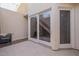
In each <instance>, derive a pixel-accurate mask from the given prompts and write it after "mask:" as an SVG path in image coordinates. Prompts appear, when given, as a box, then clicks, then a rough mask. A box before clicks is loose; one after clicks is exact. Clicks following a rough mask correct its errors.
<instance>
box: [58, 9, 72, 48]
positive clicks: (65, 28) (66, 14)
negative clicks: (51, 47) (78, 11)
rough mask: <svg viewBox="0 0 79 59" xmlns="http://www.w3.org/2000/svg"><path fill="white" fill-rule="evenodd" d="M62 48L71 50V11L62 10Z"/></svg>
mask: <svg viewBox="0 0 79 59" xmlns="http://www.w3.org/2000/svg"><path fill="white" fill-rule="evenodd" d="M59 12H60V48H71V32H70V30H71V29H70V26H71V25H70V20H71V10H70V9H60V10H59Z"/></svg>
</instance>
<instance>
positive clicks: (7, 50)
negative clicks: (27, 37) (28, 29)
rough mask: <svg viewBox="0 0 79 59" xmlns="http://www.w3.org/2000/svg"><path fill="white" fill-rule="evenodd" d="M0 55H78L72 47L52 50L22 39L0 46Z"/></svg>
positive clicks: (78, 52)
mask: <svg viewBox="0 0 79 59" xmlns="http://www.w3.org/2000/svg"><path fill="white" fill-rule="evenodd" d="M0 56H79V51H78V50H73V49H64V50H58V51H52V50H51V49H50V48H49V47H45V46H43V45H40V44H37V43H34V42H32V41H24V42H21V43H18V44H14V45H10V46H6V47H3V48H0Z"/></svg>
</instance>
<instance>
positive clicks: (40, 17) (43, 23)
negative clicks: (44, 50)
mask: <svg viewBox="0 0 79 59" xmlns="http://www.w3.org/2000/svg"><path fill="white" fill-rule="evenodd" d="M50 11H51V10H50V9H47V10H44V11H42V12H40V13H37V14H34V15H32V16H30V38H31V40H32V41H35V42H38V43H42V44H45V45H49V46H50V19H51V18H50Z"/></svg>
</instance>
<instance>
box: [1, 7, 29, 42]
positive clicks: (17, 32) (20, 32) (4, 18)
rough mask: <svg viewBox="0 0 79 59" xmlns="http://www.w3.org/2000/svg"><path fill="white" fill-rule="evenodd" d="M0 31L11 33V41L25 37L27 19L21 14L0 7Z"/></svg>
mask: <svg viewBox="0 0 79 59" xmlns="http://www.w3.org/2000/svg"><path fill="white" fill-rule="evenodd" d="M0 22H1V33H12V35H13V39H12V40H13V41H14V40H18V39H24V38H27V27H28V26H27V24H28V23H27V19H25V18H24V16H23V15H21V14H18V13H16V12H13V11H9V10H6V9H3V8H0Z"/></svg>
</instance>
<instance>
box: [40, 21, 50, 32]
mask: <svg viewBox="0 0 79 59" xmlns="http://www.w3.org/2000/svg"><path fill="white" fill-rule="evenodd" d="M39 24H40V26H41V27H42V28H43V29H44V30H46V31H47V32H48V33H50V25H48V21H44V20H40V22H39Z"/></svg>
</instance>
